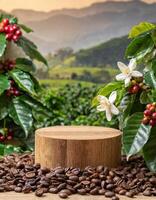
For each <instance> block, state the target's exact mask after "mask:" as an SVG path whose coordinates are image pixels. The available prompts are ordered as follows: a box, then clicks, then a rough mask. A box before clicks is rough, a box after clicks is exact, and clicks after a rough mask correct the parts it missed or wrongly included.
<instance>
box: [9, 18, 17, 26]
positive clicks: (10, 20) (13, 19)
mask: <svg viewBox="0 0 156 200" xmlns="http://www.w3.org/2000/svg"><path fill="white" fill-rule="evenodd" d="M9 22H10V23H11V24H17V23H18V19H17V17H11V18H10V19H9Z"/></svg>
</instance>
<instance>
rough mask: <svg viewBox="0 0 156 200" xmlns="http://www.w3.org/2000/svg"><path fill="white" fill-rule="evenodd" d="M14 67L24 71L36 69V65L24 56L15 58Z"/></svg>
mask: <svg viewBox="0 0 156 200" xmlns="http://www.w3.org/2000/svg"><path fill="white" fill-rule="evenodd" d="M16 68H18V69H21V70H23V71H25V72H35V70H36V66H35V65H34V64H33V62H32V61H31V60H28V59H26V58H17V59H16Z"/></svg>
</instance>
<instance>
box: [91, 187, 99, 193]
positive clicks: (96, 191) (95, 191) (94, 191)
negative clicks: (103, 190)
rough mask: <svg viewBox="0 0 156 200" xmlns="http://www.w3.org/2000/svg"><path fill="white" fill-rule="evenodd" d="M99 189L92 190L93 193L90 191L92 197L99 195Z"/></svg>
mask: <svg viewBox="0 0 156 200" xmlns="http://www.w3.org/2000/svg"><path fill="white" fill-rule="evenodd" d="M98 192H99V191H98V188H94V189H92V190H91V191H90V194H91V195H97V194H98Z"/></svg>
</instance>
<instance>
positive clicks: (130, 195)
mask: <svg viewBox="0 0 156 200" xmlns="http://www.w3.org/2000/svg"><path fill="white" fill-rule="evenodd" d="M126 196H127V197H130V198H132V197H134V194H133V192H126Z"/></svg>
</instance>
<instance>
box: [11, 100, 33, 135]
mask: <svg viewBox="0 0 156 200" xmlns="http://www.w3.org/2000/svg"><path fill="white" fill-rule="evenodd" d="M9 116H10V117H11V118H12V119H13V120H14V122H15V123H16V124H17V125H19V126H21V127H22V129H23V130H24V132H25V136H26V137H28V135H29V133H30V132H31V131H32V128H33V116H32V111H31V108H30V107H29V106H28V105H27V104H26V103H24V102H22V101H21V100H20V98H18V97H17V98H14V99H13V100H12V102H11V105H10V111H9Z"/></svg>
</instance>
